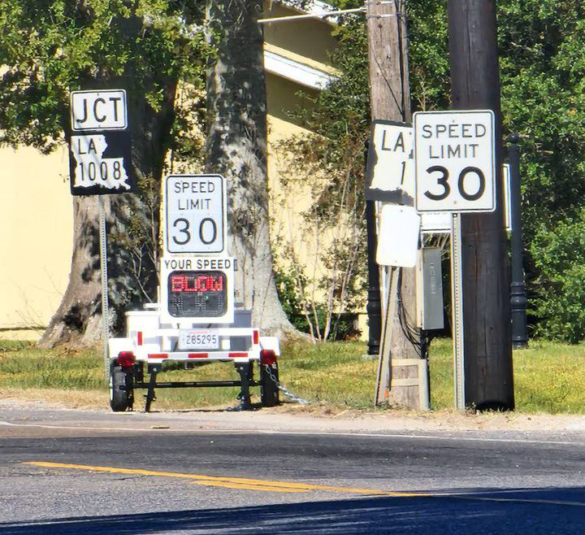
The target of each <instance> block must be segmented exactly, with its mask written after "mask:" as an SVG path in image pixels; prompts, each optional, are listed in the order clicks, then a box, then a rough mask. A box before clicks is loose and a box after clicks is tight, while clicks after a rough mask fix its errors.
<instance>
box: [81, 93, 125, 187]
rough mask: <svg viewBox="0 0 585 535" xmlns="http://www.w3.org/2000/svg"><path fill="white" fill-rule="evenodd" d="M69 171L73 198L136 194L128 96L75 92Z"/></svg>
mask: <svg viewBox="0 0 585 535" xmlns="http://www.w3.org/2000/svg"><path fill="white" fill-rule="evenodd" d="M71 130H72V134H71V139H70V144H69V147H70V152H69V168H70V176H71V193H72V194H73V195H104V194H114V193H127V192H130V191H133V190H134V177H133V172H132V147H131V143H130V131H129V130H128V112H127V103H126V92H125V91H124V90H121V89H113V90H103V91H72V93H71Z"/></svg>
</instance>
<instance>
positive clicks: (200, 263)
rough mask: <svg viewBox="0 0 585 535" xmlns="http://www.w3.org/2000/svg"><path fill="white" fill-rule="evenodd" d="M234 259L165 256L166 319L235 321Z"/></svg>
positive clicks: (163, 308) (163, 291)
mask: <svg viewBox="0 0 585 535" xmlns="http://www.w3.org/2000/svg"><path fill="white" fill-rule="evenodd" d="M233 273H234V260H233V259H232V258H228V257H221V258H218V257H215V258H213V257H180V258H179V257H177V258H163V259H162V263H161V300H162V305H163V307H162V311H161V312H162V319H163V322H179V321H181V320H189V321H193V322H198V321H199V320H200V323H231V322H233V316H234V289H233V288H234V287H233Z"/></svg>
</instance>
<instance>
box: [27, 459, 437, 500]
mask: <svg viewBox="0 0 585 535" xmlns="http://www.w3.org/2000/svg"><path fill="white" fill-rule="evenodd" d="M24 464H27V465H31V466H40V467H43V468H69V469H73V470H86V471H89V472H103V473H108V474H126V475H140V476H150V477H172V478H178V479H191V480H196V481H198V482H205V483H202V484H204V485H205V484H209V483H210V482H218V483H223V484H231V485H249V486H256V487H262V489H266V488H272V489H273V490H274V491H277V490H283V491H293V492H294V491H297V492H308V491H311V490H321V491H331V492H345V493H349V494H368V495H376V496H395V497H420V496H430V494H419V493H413V492H389V491H383V490H376V489H362V488H353V487H332V486H328V485H311V484H307V483H289V482H284V481H267V480H262V479H249V478H241V477H216V476H203V475H197V474H182V473H179V472H159V471H153V470H140V469H132V468H116V467H111V466H90V465H84V464H67V463H49V462H28V463H24Z"/></svg>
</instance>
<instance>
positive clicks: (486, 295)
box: [448, 0, 514, 410]
mask: <svg viewBox="0 0 585 535" xmlns="http://www.w3.org/2000/svg"><path fill="white" fill-rule="evenodd" d="M448 14H449V53H450V65H451V84H452V86H451V98H452V105H453V109H456V110H470V109H490V110H493V111H494V113H495V115H496V169H497V173H498V177H497V182H496V184H497V200H496V202H497V210H496V211H495V212H494V213H492V214H477V215H476V214H464V215H462V217H461V233H462V265H463V299H464V303H465V318H464V332H465V341H464V354H465V404H466V405H467V406H470V407H474V408H477V409H478V410H484V409H510V410H511V409H513V408H514V385H513V371H512V342H511V327H510V285H509V276H508V266H507V250H506V236H505V231H504V210H503V206H504V202H503V200H504V195H503V189H502V178H501V173H502V164H503V152H502V129H501V108H500V78H499V66H498V56H497V30H496V2H495V0H449V2H448Z"/></svg>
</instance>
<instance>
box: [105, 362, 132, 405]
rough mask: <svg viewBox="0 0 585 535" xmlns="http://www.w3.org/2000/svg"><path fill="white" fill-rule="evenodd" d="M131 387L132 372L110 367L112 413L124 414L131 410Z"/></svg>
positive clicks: (118, 367)
mask: <svg viewBox="0 0 585 535" xmlns="http://www.w3.org/2000/svg"><path fill="white" fill-rule="evenodd" d="M121 387H123V389H122V388H121ZM132 387H133V376H132V372H131V371H130V370H124V369H122V367H120V366H112V369H111V372H110V407H111V409H112V410H113V411H114V412H124V411H127V410H128V409H131V408H132V406H133V405H134V391H133V388H132Z"/></svg>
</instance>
